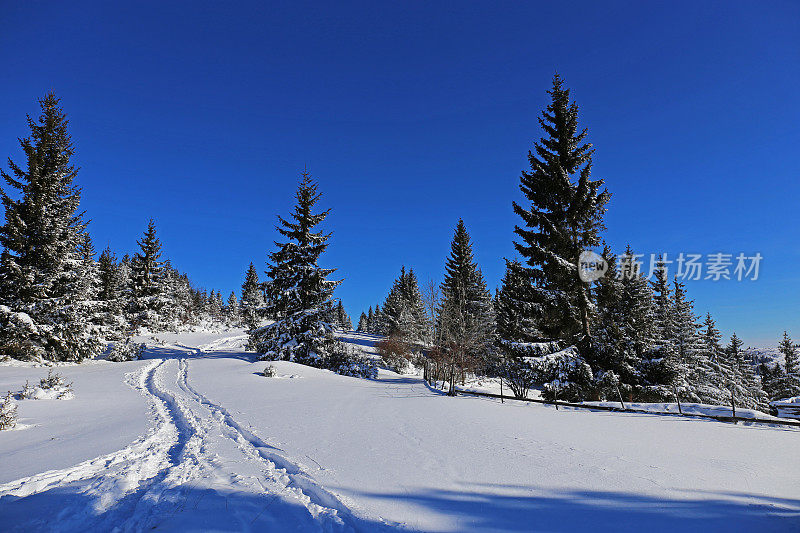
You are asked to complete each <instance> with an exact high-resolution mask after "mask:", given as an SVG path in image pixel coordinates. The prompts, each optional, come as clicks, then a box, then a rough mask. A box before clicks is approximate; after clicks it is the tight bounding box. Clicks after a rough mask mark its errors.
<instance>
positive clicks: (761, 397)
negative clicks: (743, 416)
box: [725, 332, 769, 412]
mask: <svg viewBox="0 0 800 533" xmlns="http://www.w3.org/2000/svg"><path fill="white" fill-rule="evenodd" d="M743 345H744V343H743V342H742V340H741V339H740V338H739V337H738V336H737V335H736V333H735V332H734V334H733V335H731V340H730V343H729V344H728V346H727V347H726V348H725V356H726V358H727V364H728V366H729V368H730V369H731V375H732V378H733V379H732V384H731V392H732V393H733V397H734V401H735V402H736V404H737V405H740V406H742V407H745V408H748V409H758V410H760V411H764V412H768V405H767V404H768V402H769V399H768V398H767V395H766V394H765V392H764V390H763V389H762V388H761V381H760V380H759V379H758V377H757V376H756V373H755V368H754V367H753V364H752V362H751V361H750V360H749V358H748V357H747V356H746V354H745V352H744V351H743V350H742V346H743Z"/></svg>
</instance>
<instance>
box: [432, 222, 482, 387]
mask: <svg viewBox="0 0 800 533" xmlns="http://www.w3.org/2000/svg"><path fill="white" fill-rule="evenodd" d="M442 297H443V300H442V310H441V313H440V316H439V323H440V328H441V331H442V337H443V340H444V344H445V345H444V347H443V348H444V350H445V353H447V356H448V359H449V361H448V362H449V367H450V368H449V374H450V376H449V380H450V394H455V378H456V372H461V373H463V372H465V371H466V370H467V368H468V367H473V368H482V367H485V365H486V364H487V363H488V357H489V356H490V354H491V347H492V345H493V344H494V333H495V331H494V330H495V317H494V309H493V307H492V298H491V295H490V294H489V291H488V289H487V288H486V282H485V281H484V279H483V275H482V273H481V271H480V269H479V268H478V265H477V264H476V263H475V260H474V258H473V254H472V242H471V239H470V237H469V233H467V227H466V226H465V225H464V221H463V220H460V219H459V221H458V224H457V225H456V230H455V234H454V236H453V241H452V243H451V245H450V255H449V256H448V258H447V262H446V264H445V277H444V281H443V282H442Z"/></svg>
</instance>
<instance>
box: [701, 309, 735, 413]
mask: <svg viewBox="0 0 800 533" xmlns="http://www.w3.org/2000/svg"><path fill="white" fill-rule="evenodd" d="M703 328H704V329H703V330H702V335H701V344H702V349H701V350H700V352H699V354H698V356H697V358H696V359H695V362H694V366H693V367H692V368H691V371H692V376H693V377H692V379H693V385H694V387H695V390H696V391H697V393H698V395H699V396H700V400H701V401H703V402H705V403H711V404H718V405H726V404H729V403H730V401H731V398H730V390H731V388H732V387H733V386H734V383H735V376H734V375H733V369H731V367H730V366H729V365H728V364H727V361H726V358H725V355H724V350H723V348H722V344H721V340H722V335H721V333H720V332H719V330H718V329H717V324H716V322H715V321H714V319H713V318H712V317H711V314H710V313H707V314H706V318H705V320H704V321H703Z"/></svg>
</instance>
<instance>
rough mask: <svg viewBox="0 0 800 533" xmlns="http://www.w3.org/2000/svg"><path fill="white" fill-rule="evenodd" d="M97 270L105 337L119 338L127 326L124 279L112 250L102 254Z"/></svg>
mask: <svg viewBox="0 0 800 533" xmlns="http://www.w3.org/2000/svg"><path fill="white" fill-rule="evenodd" d="M97 268H98V278H99V283H100V285H99V289H98V296H97V299H98V301H99V305H100V308H101V312H102V319H101V327H102V329H103V333H104V335H105V336H107V337H110V338H119V335H120V334H121V333H122V332H123V331H124V330H125V328H126V326H127V321H126V320H125V316H124V314H123V312H122V310H123V307H124V302H123V295H122V291H123V279H122V275H121V272H120V270H121V265H118V264H117V257H116V256H115V255H114V252H112V251H111V249H110V248H106V249H105V250H103V251H102V252H101V253H100V258H99V260H98V262H97Z"/></svg>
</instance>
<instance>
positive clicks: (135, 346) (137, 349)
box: [108, 337, 145, 363]
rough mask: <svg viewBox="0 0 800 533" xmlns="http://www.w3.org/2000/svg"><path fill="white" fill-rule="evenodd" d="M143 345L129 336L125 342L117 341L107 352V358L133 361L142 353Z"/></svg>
mask: <svg viewBox="0 0 800 533" xmlns="http://www.w3.org/2000/svg"><path fill="white" fill-rule="evenodd" d="M144 350H145V345H144V344H142V343H139V342H133V341H132V340H131V338H130V337H128V338H127V340H126V341H125V342H117V343H115V344H114V347H113V348H111V351H110V352H109V354H108V360H109V361H114V362H115V363H119V362H122V361H135V360H136V359H139V358H140V357H141V356H142V354H143V353H144Z"/></svg>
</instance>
